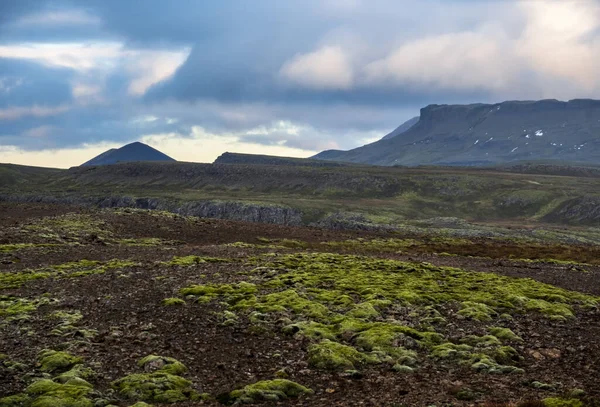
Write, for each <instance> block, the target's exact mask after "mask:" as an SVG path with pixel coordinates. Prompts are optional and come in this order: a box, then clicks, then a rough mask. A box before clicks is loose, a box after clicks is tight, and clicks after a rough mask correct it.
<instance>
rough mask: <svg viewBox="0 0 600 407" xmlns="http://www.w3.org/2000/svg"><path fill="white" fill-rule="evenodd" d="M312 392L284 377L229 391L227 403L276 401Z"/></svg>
mask: <svg viewBox="0 0 600 407" xmlns="http://www.w3.org/2000/svg"><path fill="white" fill-rule="evenodd" d="M304 394H313V391H312V390H311V389H309V388H307V387H304V386H302V385H300V384H298V383H295V382H292V381H290V380H286V379H275V380H264V381H261V382H258V383H254V384H249V385H248V386H245V387H244V388H242V389H240V390H234V391H232V392H231V393H229V400H228V403H227V404H234V403H235V404H252V403H256V402H259V401H278V400H285V399H288V398H295V397H299V396H301V395H304Z"/></svg>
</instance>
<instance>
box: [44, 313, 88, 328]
mask: <svg viewBox="0 0 600 407" xmlns="http://www.w3.org/2000/svg"><path fill="white" fill-rule="evenodd" d="M49 316H50V318H56V319H60V320H61V321H62V323H63V324H68V325H73V324H76V323H77V322H79V321H81V319H82V318H83V315H81V312H80V311H72V312H69V311H55V312H53V313H52V314H50V315H49Z"/></svg>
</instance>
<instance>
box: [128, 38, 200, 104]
mask: <svg viewBox="0 0 600 407" xmlns="http://www.w3.org/2000/svg"><path fill="white" fill-rule="evenodd" d="M189 53H190V49H189V48H186V49H183V50H180V51H154V50H136V51H130V52H128V53H127V56H126V59H127V62H126V64H125V66H126V68H125V69H126V70H127V71H128V72H129V73H130V75H131V76H132V77H133V78H134V79H133V80H132V82H131V83H130V85H129V87H128V91H129V94H131V95H134V96H141V95H143V94H145V93H146V91H147V90H148V89H149V88H150V87H151V86H153V85H155V84H157V83H159V82H161V81H163V80H165V79H167V78H169V77H171V76H172V75H173V74H174V73H175V71H176V70H177V68H179V67H180V66H181V65H182V64H183V63H184V62H185V60H186V59H187V57H188V56H189Z"/></svg>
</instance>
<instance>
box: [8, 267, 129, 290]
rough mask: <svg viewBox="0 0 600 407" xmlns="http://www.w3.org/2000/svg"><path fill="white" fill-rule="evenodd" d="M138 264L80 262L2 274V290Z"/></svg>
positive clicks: (100, 272) (101, 272)
mask: <svg viewBox="0 0 600 407" xmlns="http://www.w3.org/2000/svg"><path fill="white" fill-rule="evenodd" d="M136 264H137V263H134V262H131V261H126V260H118V259H114V260H110V261H107V262H100V261H95V260H79V261H75V262H69V263H64V264H57V265H53V266H49V267H45V268H40V269H35V270H23V271H13V272H5V273H0V290H1V289H8V288H18V287H20V286H22V285H23V284H25V283H27V282H29V281H32V280H39V279H45V278H75V277H83V276H87V275H91V274H103V273H106V272H107V271H109V270H117V269H121V268H126V267H131V266H135V265H136Z"/></svg>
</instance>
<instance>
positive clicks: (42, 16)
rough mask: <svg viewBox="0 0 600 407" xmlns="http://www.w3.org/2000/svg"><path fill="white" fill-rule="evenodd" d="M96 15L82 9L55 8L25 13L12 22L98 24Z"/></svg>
mask: <svg viewBox="0 0 600 407" xmlns="http://www.w3.org/2000/svg"><path fill="white" fill-rule="evenodd" d="M100 23H101V21H100V19H99V18H98V17H96V16H93V15H90V14H88V13H86V12H85V11H84V10H55V11H46V12H41V13H35V14H30V15H27V16H25V17H23V18H21V19H19V20H17V21H16V22H15V23H14V24H15V25H17V26H39V25H45V26H52V25H61V26H62V25H100Z"/></svg>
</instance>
